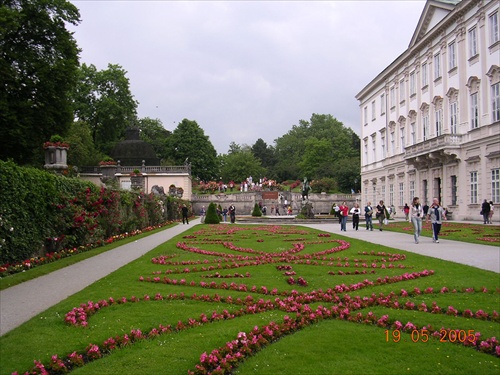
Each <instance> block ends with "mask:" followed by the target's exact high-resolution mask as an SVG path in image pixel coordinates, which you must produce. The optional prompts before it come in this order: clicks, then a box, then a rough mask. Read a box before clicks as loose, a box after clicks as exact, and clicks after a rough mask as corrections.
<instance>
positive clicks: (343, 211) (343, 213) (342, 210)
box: [339, 201, 349, 232]
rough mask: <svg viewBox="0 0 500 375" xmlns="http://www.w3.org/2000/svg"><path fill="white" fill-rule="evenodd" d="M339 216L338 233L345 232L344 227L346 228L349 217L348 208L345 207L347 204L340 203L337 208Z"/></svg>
mask: <svg viewBox="0 0 500 375" xmlns="http://www.w3.org/2000/svg"><path fill="white" fill-rule="evenodd" d="M339 214H340V231H344V232H347V230H346V227H347V216H349V207H347V204H346V203H345V201H344V202H342V204H341V205H340V206H339Z"/></svg>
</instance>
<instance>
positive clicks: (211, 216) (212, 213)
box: [205, 202, 220, 224]
mask: <svg viewBox="0 0 500 375" xmlns="http://www.w3.org/2000/svg"><path fill="white" fill-rule="evenodd" d="M219 223H220V220H219V215H217V209H216V206H215V203H214V202H211V203H210V204H209V205H208V208H207V215H206V216H205V224H219Z"/></svg>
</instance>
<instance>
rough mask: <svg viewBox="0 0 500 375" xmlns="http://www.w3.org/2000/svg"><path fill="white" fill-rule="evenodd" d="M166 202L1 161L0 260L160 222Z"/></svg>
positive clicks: (16, 259)
mask: <svg viewBox="0 0 500 375" xmlns="http://www.w3.org/2000/svg"><path fill="white" fill-rule="evenodd" d="M164 203H165V202H161V201H160V200H159V198H158V197H156V196H154V195H152V194H144V193H139V194H138V193H137V192H130V191H117V190H111V189H106V188H99V187H98V186H96V185H94V184H93V183H91V182H88V181H83V180H79V179H76V178H67V177H63V176H58V175H56V174H54V173H51V172H47V171H43V170H39V169H36V168H27V167H20V166H18V165H16V164H15V163H13V162H11V161H9V162H4V161H0V264H4V263H9V262H19V261H23V260H25V259H29V258H30V257H33V256H37V255H41V254H44V253H46V252H53V251H58V250H61V249H63V248H71V247H77V246H80V245H85V244H88V243H99V242H100V241H103V240H105V239H107V238H109V237H110V236H113V235H117V234H120V233H125V232H130V231H133V230H136V229H143V228H145V227H147V226H151V225H158V224H160V223H162V222H164V221H165V214H164V212H165V210H164Z"/></svg>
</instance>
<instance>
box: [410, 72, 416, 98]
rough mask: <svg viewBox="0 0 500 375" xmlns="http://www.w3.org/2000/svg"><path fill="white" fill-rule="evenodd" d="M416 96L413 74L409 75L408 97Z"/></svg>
mask: <svg viewBox="0 0 500 375" xmlns="http://www.w3.org/2000/svg"><path fill="white" fill-rule="evenodd" d="M415 94H416V87H415V72H411V73H410V96H413V95H415Z"/></svg>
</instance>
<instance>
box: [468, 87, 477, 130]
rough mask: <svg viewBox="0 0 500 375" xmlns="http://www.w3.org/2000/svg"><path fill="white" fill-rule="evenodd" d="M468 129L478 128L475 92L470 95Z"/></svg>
mask: <svg viewBox="0 0 500 375" xmlns="http://www.w3.org/2000/svg"><path fill="white" fill-rule="evenodd" d="M470 114H471V118H470V127H471V129H477V127H478V126H479V106H478V105H477V92H475V93H474V94H471V95H470Z"/></svg>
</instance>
